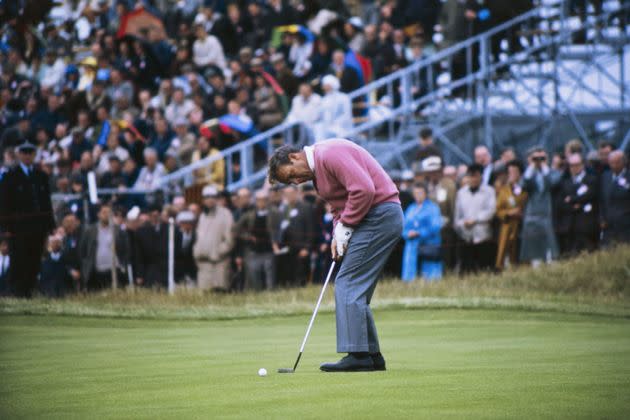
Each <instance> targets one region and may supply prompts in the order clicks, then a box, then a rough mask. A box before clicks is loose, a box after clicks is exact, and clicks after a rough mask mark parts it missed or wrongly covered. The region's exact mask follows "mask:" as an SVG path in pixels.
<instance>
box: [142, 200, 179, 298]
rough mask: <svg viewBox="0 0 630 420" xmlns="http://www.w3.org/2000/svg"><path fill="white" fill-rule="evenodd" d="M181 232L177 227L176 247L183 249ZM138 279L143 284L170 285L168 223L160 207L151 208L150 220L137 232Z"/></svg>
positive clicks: (152, 285) (154, 285)
mask: <svg viewBox="0 0 630 420" xmlns="http://www.w3.org/2000/svg"><path fill="white" fill-rule="evenodd" d="M181 238H182V236H181V232H180V231H179V229H177V228H176V229H175V244H174V245H175V249H181V240H182V239H181ZM135 242H136V243H135V245H136V273H135V275H136V281H137V283H138V284H139V285H141V286H147V287H166V286H167V285H168V224H166V223H164V221H163V220H162V218H161V215H160V207H159V206H153V207H151V208H150V209H149V222H148V223H146V224H145V225H144V226H142V227H141V228H140V229H138V231H137V232H136V237H135Z"/></svg>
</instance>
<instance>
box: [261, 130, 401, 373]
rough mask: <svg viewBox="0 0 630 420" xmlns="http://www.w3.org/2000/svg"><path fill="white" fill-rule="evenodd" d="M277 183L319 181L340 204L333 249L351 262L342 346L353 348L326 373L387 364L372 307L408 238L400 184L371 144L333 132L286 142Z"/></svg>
mask: <svg viewBox="0 0 630 420" xmlns="http://www.w3.org/2000/svg"><path fill="white" fill-rule="evenodd" d="M269 180H270V182H272V183H274V182H281V183H284V184H301V183H304V182H307V181H313V184H314V185H315V188H316V189H317V192H318V194H319V195H320V196H321V197H322V198H323V199H324V200H326V201H328V203H330V205H331V206H332V208H333V214H334V226H335V227H334V229H333V240H332V246H331V248H332V256H333V259H334V260H335V261H340V260H341V258H342V257H343V262H342V263H341V267H340V269H339V272H338V274H337V277H336V280H335V305H336V320H337V352H338V353H348V355H347V356H345V357H344V358H342V359H341V360H340V361H338V362H337V363H325V364H323V365H321V367H320V369H321V370H323V371H325V372H351V371H372V370H385V359H384V358H383V356H382V355H381V352H380V347H379V343H378V335H377V333H376V325H375V324H374V318H373V317H372V311H371V310H370V306H369V305H370V300H371V299H372V295H373V294H374V289H375V287H376V282H377V280H378V276H379V274H380V273H381V270H382V269H383V266H384V265H385V262H386V260H387V258H388V257H389V254H390V252H391V251H392V249H393V248H394V246H395V245H396V243H397V242H398V240H399V239H400V238H401V234H402V226H403V213H402V209H401V207H400V200H399V199H398V190H397V189H396V186H395V185H394V183H393V182H392V180H391V178H390V177H389V176H388V175H387V173H385V171H384V170H383V168H382V167H381V166H380V165H379V164H378V162H377V161H376V160H375V159H374V158H373V157H372V156H371V155H370V154H369V153H368V152H367V151H366V150H365V149H363V148H361V147H359V146H357V145H356V144H354V143H352V142H350V141H348V140H343V139H330V140H326V141H323V142H320V143H317V144H315V145H314V146H306V147H304V149H299V148H297V147H294V146H282V147H280V148H279V149H277V150H276V151H275V153H274V154H273V156H272V157H271V159H270V161H269Z"/></svg>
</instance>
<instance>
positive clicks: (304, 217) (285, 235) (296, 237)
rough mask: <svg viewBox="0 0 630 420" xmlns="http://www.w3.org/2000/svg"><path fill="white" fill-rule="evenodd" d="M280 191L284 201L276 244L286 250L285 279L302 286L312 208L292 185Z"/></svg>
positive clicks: (311, 240) (311, 229)
mask: <svg viewBox="0 0 630 420" xmlns="http://www.w3.org/2000/svg"><path fill="white" fill-rule="evenodd" d="M283 193H284V194H283V195H284V201H283V203H282V205H281V206H280V209H279V210H280V214H281V217H282V221H281V223H280V232H279V235H280V238H279V243H280V246H281V247H286V248H287V252H288V254H287V256H286V264H287V267H288V268H289V270H288V272H287V273H286V274H287V276H286V279H285V280H287V279H288V281H289V285H297V286H304V285H306V283H307V281H308V277H309V269H310V255H311V254H310V253H311V251H312V249H313V245H314V243H315V230H314V226H313V221H314V220H315V218H314V210H313V207H312V206H311V205H310V204H309V203H307V202H304V201H303V200H301V199H300V193H299V190H298V189H297V187H296V186H294V185H290V186H288V187H286V188H285V189H284V191H283ZM276 251H277V250H276Z"/></svg>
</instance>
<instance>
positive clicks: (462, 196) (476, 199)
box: [454, 164, 496, 274]
mask: <svg viewBox="0 0 630 420" xmlns="http://www.w3.org/2000/svg"><path fill="white" fill-rule="evenodd" d="M482 172H483V167H482V166H481V165H479V164H473V165H470V166H469V167H468V172H467V176H468V185H466V186H464V187H462V188H461V189H460V190H459V191H458V192H457V198H456V200H455V221H454V226H455V232H457V235H458V236H459V238H460V239H461V241H462V245H461V248H460V251H461V252H460V257H461V272H462V273H463V274H467V273H474V272H478V271H479V270H485V269H489V268H491V267H492V266H493V265H494V260H495V253H494V244H493V243H492V219H493V218H494V213H495V211H496V198H495V193H494V190H493V189H492V187H489V186H488V185H485V184H482V178H481V176H482V175H481V174H482Z"/></svg>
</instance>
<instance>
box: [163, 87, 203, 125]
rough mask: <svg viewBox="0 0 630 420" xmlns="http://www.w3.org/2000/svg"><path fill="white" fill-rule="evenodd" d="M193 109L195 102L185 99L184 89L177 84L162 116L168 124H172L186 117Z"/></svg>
mask: <svg viewBox="0 0 630 420" xmlns="http://www.w3.org/2000/svg"><path fill="white" fill-rule="evenodd" d="M193 109H195V104H194V103H193V101H191V100H190V99H186V96H185V94H184V89H183V88H182V87H179V86H178V87H176V88H175V91H174V92H173V97H172V99H171V102H170V103H169V104H168V105H167V107H166V109H165V110H164V118H166V121H168V123H169V124H170V125H174V124H175V122H176V121H178V120H180V119H187V118H188V115H189V114H190V113H191V112H192V111H193Z"/></svg>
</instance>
